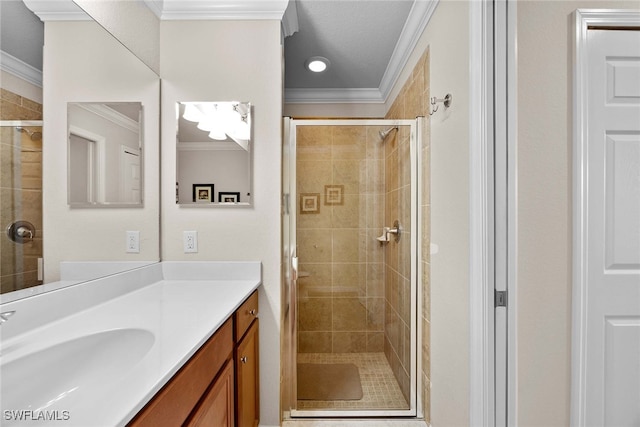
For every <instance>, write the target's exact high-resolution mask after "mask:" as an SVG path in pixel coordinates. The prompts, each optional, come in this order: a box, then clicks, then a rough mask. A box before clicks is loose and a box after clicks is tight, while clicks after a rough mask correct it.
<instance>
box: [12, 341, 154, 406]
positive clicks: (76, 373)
mask: <svg viewBox="0 0 640 427" xmlns="http://www.w3.org/2000/svg"><path fill="white" fill-rule="evenodd" d="M154 341H155V337H154V335H153V333H151V332H149V331H147V330H144V329H114V330H109V331H103V332H97V333H94V334H90V335H84V336H81V337H79V338H75V339H72V340H69V341H64V342H61V343H59V344H55V345H52V346H50V347H46V348H44V349H42V350H39V351H36V352H33V353H30V354H27V355H25V356H22V357H19V358H17V359H16V360H12V361H10V362H7V363H3V364H2V366H1V367H0V379H1V384H0V395H2V399H1V404H2V410H3V411H7V410H32V411H42V410H45V409H47V408H50V407H51V408H54V407H56V406H59V407H63V406H65V405H66V404H67V403H69V400H75V399H76V398H77V397H78V396H79V395H86V392H87V391H90V389H92V388H94V387H97V386H100V387H103V386H104V385H105V384H108V383H109V382H113V381H116V380H118V379H120V378H122V376H123V375H125V374H126V373H127V371H128V370H129V369H130V368H131V367H132V366H134V365H135V364H136V363H137V362H138V361H140V360H141V359H142V358H143V357H144V356H145V355H146V354H147V353H148V352H149V350H150V349H151V347H152V345H153V343H154ZM60 405H62V406H60Z"/></svg>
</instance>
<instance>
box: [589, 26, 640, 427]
mask: <svg viewBox="0 0 640 427" xmlns="http://www.w3.org/2000/svg"><path fill="white" fill-rule="evenodd" d="M587 46H588V47H587V49H588V58H589V59H588V64H587V66H588V71H587V74H588V80H587V81H588V94H587V99H588V121H587V123H588V128H587V141H586V150H587V161H586V163H585V164H584V166H585V167H586V170H585V171H586V180H587V189H588V190H587V194H586V195H584V197H586V200H587V219H586V222H587V224H586V225H587V227H586V239H585V242H586V248H585V249H586V254H587V263H588V264H587V288H586V290H587V300H586V310H587V311H586V315H587V317H586V343H587V344H586V381H585V384H584V390H583V391H584V392H585V393H586V406H585V411H586V412H585V418H584V419H585V423H586V424H587V425H597V426H603V425H604V426H632V425H638V423H640V406H639V405H638V402H640V66H639V64H640V31H607V30H589V32H588V35H587Z"/></svg>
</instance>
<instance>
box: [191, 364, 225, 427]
mask: <svg viewBox="0 0 640 427" xmlns="http://www.w3.org/2000/svg"><path fill="white" fill-rule="evenodd" d="M233 383H234V375H233V363H232V362H231V361H228V362H227V364H226V365H225V368H224V369H223V370H222V373H221V374H220V375H219V376H218V379H216V380H215V381H214V382H213V383H212V384H211V387H209V390H208V391H207V393H205V395H204V397H203V398H202V400H201V401H200V404H199V405H198V406H197V407H196V408H195V409H194V410H193V413H192V414H191V416H190V417H189V419H188V420H187V422H186V423H185V426H187V427H234V422H233V421H234V419H233V417H234V401H235V394H234V386H233Z"/></svg>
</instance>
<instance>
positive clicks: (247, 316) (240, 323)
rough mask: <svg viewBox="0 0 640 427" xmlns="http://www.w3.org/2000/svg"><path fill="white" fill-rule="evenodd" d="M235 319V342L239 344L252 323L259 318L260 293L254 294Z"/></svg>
mask: <svg viewBox="0 0 640 427" xmlns="http://www.w3.org/2000/svg"><path fill="white" fill-rule="evenodd" d="M234 317H235V333H236V335H235V341H236V342H238V341H240V339H241V338H242V336H243V335H244V334H245V332H247V329H249V326H251V322H253V320H254V319H255V318H257V317H258V291H255V292H253V294H251V296H250V297H249V298H247V300H246V301H245V302H244V303H243V304H242V305H241V306H240V308H238V309H237V310H236V312H235V314H234Z"/></svg>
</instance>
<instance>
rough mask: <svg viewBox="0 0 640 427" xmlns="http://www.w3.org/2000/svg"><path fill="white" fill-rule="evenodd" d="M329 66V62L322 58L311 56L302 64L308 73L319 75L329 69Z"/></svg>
mask: <svg viewBox="0 0 640 427" xmlns="http://www.w3.org/2000/svg"><path fill="white" fill-rule="evenodd" d="M330 64H331V62H329V60H328V59H327V58H325V57H323V56H312V57H311V58H309V59H307V61H306V62H305V63H304V66H305V67H306V68H307V69H308V70H309V71H313V72H314V73H321V72H323V71H324V70H326V69H327V68H329V65H330Z"/></svg>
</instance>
